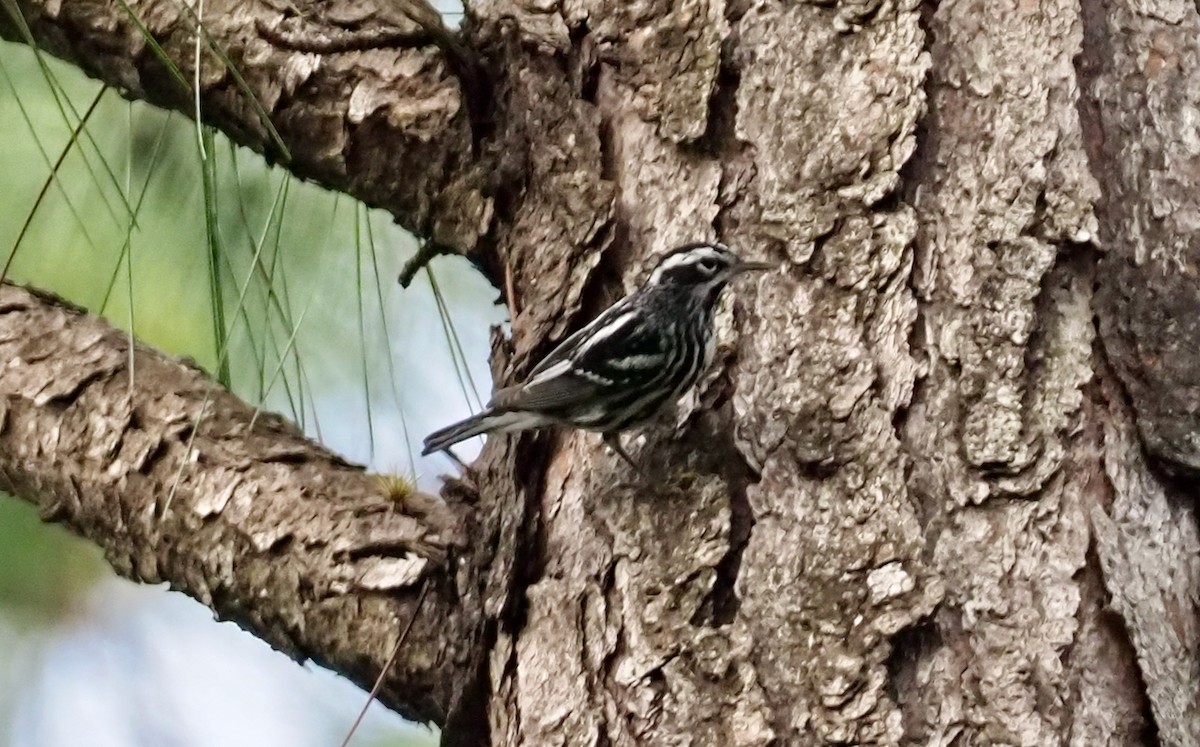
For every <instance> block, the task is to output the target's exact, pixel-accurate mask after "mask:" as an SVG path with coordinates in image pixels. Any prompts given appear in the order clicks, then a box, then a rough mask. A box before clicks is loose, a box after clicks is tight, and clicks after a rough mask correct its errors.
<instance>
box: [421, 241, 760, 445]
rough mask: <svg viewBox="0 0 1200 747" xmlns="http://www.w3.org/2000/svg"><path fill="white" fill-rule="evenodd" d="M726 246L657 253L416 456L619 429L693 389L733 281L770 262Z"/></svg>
mask: <svg viewBox="0 0 1200 747" xmlns="http://www.w3.org/2000/svg"><path fill="white" fill-rule="evenodd" d="M768 267H770V265H767V264H764V263H761V262H743V261H742V260H740V259H738V257H737V255H735V254H734V253H733V252H732V251H730V250H729V248H728V247H726V246H725V245H723V244H715V243H712V244H710V243H695V244H686V245H684V246H681V247H678V248H677V249H674V250H672V251H671V252H669V253H667V254H666V255H664V256H663V258H662V259H661V260H659V262H658V265H657V266H655V268H654V271H653V272H652V273H651V274H650V277H649V279H647V280H646V282H645V284H644V285H642V287H641V288H639V289H638V290H636V291H635V292H633V293H632V294H630V295H628V296H626V297H625V298H623V299H621V300H620V301H618V302H617V303H615V304H613V305H612V306H610V307H609V308H608V309H606V310H605V311H604V312H603V313H602V314H600V316H598V317H596V318H595V319H594V320H593V321H592V322H591V323H590V324H588V325H587V326H585V327H584V328H583V329H581V330H579V331H578V332H576V333H575V334H573V335H571V336H570V337H568V338H567V339H566V340H564V341H563V342H562V344H560V345H559V346H558V347H557V348H555V349H554V350H553V351H551V353H550V354H549V355H547V356H546V357H545V358H543V359H542V361H541V362H539V363H538V364H537V365H536V366H534V368H533V370H532V371H530V373H529V376H528V378H527V379H526V380H525V381H524V382H523V383H521V384H517V385H515V386H510V387H505V388H504V389H501V390H500V391H498V392H496V394H495V395H494V396H493V397H492V400H491V402H489V403H488V406H487V407H486V408H485V409H484V411H483V412H481V413H479V414H478V415H473V416H471V417H469V418H467V419H466V420H463V421H461V422H459V423H455V424H454V425H451V426H449V427H446V428H443V429H441V430H439V431H436V432H434V433H431V434H430V435H429V436H428V437H427V438H426V439H425V448H424V449H423V451H422V452H421V453H422V454H429V453H431V452H434V451H439V450H441V449H445V448H447V447H449V446H452V445H454V444H456V443H458V442H459V441H463V440H465V439H468V438H471V437H472V436H478V435H480V434H484V433H499V432H506V431H516V430H526V429H529V428H540V427H543V426H547V425H556V424H558V425H568V426H571V427H574V428H581V429H584V430H589V431H596V432H599V433H603V434H604V436H605V442H606V443H608V444H609V445H610V446H612V447H613V448H614V449H615V450H616V451H617V453H618V454H620V455H621V456H622V457H624V458H625V459H626V460H629V457H628V456H627V455H626V454H625V453H624V451H622V450H621V448H620V443H619V442H618V441H617V440H616V434H617V433H619V432H620V431H623V430H626V429H627V428H630V427H632V426H635V425H638V424H639V423H643V422H645V421H647V420H649V419H651V418H652V417H653V416H654V415H655V414H656V413H657V412H658V411H659V410H660V409H661V408H662V407H663V406H664V405H665V404H667V403H668V402H674V401H675V400H677V399H678V398H679V397H680V396H681V395H683V393H684V392H686V391H687V390H688V389H690V388H691V387H692V386H693V385H694V384H695V383H696V381H697V380H698V379H699V378H700V376H701V374H703V373H704V371H705V369H707V368H708V366H709V364H710V363H712V357H713V349H714V344H713V330H712V316H713V310H714V309H715V308H716V305H717V299H718V298H719V297H720V295H721V290H722V289H723V288H724V287H725V284H726V283H727V282H728V281H729V280H730V278H732V277H734V276H735V275H738V274H739V273H742V272H745V271H747V270H761V269H767V268H768Z"/></svg>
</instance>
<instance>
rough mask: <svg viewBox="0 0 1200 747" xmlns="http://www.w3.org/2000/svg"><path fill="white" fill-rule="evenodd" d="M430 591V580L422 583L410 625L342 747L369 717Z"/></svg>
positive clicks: (405, 628) (377, 680)
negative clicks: (372, 704) (369, 711)
mask: <svg viewBox="0 0 1200 747" xmlns="http://www.w3.org/2000/svg"><path fill="white" fill-rule="evenodd" d="M427 591H429V580H428V579H426V580H424V581H422V582H421V592H420V593H419V594H418V595H417V606H416V607H414V608H413V613H412V617H410V618H408V624H407V625H405V626H404V631H403V632H401V633H400V637H399V638H398V639H396V645H395V647H393V648H392V653H391V656H389V657H388V660H387V663H386V664H384V665H383V669H381V670H379V676H378V677H376V678H375V684H374V685H373V686H372V687H371V693H370V695H368V696H367V702H366V703H365V704H363V707H362V710H361V711H359V712H358V718H356V719H354V723H353V724H352V725H351V726H350V731H349V732H348V733H347V734H346V738H345V739H343V740H342V744H341V747H347V745H349V744H350V739H351V738H352V737H353V736H354V732H356V731H358V727H359V724H361V723H362V720H363V718H365V717H366V715H367V709H368V708H370V707H371V703H372V702H374V701H375V698H376V697H377V696H378V695H379V691H380V690H381V689H383V679H384V678H385V677H387V673H388V670H389V669H391V668H392V665H393V664H395V663H396V657H397V656H399V655H400V647H401V646H403V645H404V639H405V638H408V632H409V631H410V630H412V627H413V623H415V622H416V621H417V615H419V614H421V605H423V604H424V603H425V593H426V592H427Z"/></svg>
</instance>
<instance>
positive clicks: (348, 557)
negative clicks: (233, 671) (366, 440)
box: [0, 285, 473, 721]
mask: <svg viewBox="0 0 1200 747" xmlns="http://www.w3.org/2000/svg"><path fill="white" fill-rule="evenodd" d="M130 342H131V341H130V339H129V336H128V335H126V334H124V333H122V332H121V331H119V330H115V329H112V328H111V327H109V326H108V325H107V324H105V323H104V322H103V321H101V320H98V319H96V318H94V317H90V316H87V315H86V314H85V313H83V311H82V310H80V309H75V308H73V307H69V306H67V305H65V304H63V303H62V302H60V301H59V300H58V299H55V298H52V297H49V296H44V295H40V294H36V293H32V292H30V291H27V290H25V289H23V288H18V287H15V286H11V285H3V286H0V490H4V491H7V492H10V493H13V494H14V495H19V496H23V497H25V498H28V499H29V500H31V501H33V502H35V503H36V504H37V505H38V507H39V509H40V511H41V515H42V517H43V518H44V519H45V520H47V521H56V522H61V523H63V524H64V525H66V526H67V527H68V528H70V529H71V530H72V531H75V532H77V533H78V534H80V535H82V536H84V537H86V538H88V539H90V540H92V541H93V542H95V543H96V544H98V545H99V546H100V547H101V548H103V550H104V555H105V558H106V559H107V560H108V562H109V563H111V564H112V566H113V568H114V569H115V570H116V571H117V572H118V573H120V574H121V575H122V576H125V577H126V578H129V579H132V580H135V581H141V582H143V583H162V582H164V581H165V582H168V583H169V584H170V585H171V586H172V587H173V588H176V589H179V590H181V591H184V592H186V593H188V594H189V595H191V596H193V597H195V598H196V599H198V600H199V601H201V602H203V603H204V604H206V605H208V606H209V607H211V608H212V609H213V611H214V612H216V614H217V615H218V617H221V618H224V619H230V620H234V621H235V622H237V623H238V624H239V625H241V626H242V627H244V628H246V629H247V630H249V631H250V632H251V633H254V634H255V635H257V636H259V637H260V638H262V639H263V640H265V641H267V642H268V643H270V644H271V645H272V646H274V647H275V648H277V649H279V650H280V651H283V652H285V653H287V654H288V655H289V656H291V657H293V658H295V659H297V660H304V659H310V658H311V659H314V660H316V661H318V662H319V663H321V664H324V665H326V666H329V667H332V668H334V669H336V670H338V671H340V672H343V673H344V674H346V675H347V676H348V677H350V678H352V679H354V680H355V681H357V682H359V683H360V684H362V685H364V686H367V687H369V686H370V684H371V683H372V682H373V681H374V679H375V676H376V675H377V674H378V672H379V670H380V668H381V667H382V666H383V663H384V661H386V660H387V658H388V656H389V654H390V653H391V650H392V648H393V644H394V643H395V641H396V637H397V636H398V635H399V634H400V631H401V629H402V628H404V627H405V625H406V624H407V623H408V620H409V619H410V618H412V616H413V614H414V613H415V612H417V609H416V607H417V599H418V597H419V596H420V593H421V587H422V586H423V585H424V586H426V587H427V592H426V594H425V600H424V603H423V604H422V606H421V607H422V608H421V610H420V614H419V616H418V618H417V620H416V622H415V623H414V625H413V630H412V632H411V633H410V634H409V638H408V639H407V640H406V642H405V646H404V649H403V656H402V657H401V658H400V660H399V662H398V663H397V665H396V668H395V669H394V670H393V671H392V673H391V675H390V676H389V678H388V680H387V682H386V683H385V688H384V691H383V694H382V695H381V698H382V699H383V700H384V701H385V702H387V703H388V704H390V705H391V706H392V707H394V708H396V709H397V710H399V711H401V712H402V713H404V714H406V715H407V716H408V717H409V718H414V719H421V720H436V721H443V720H444V719H445V718H446V712H447V708H448V707H449V706H450V705H452V704H453V702H454V694H455V691H456V689H457V688H461V687H462V683H463V682H466V681H468V680H469V679H470V677H471V676H472V674H473V670H472V668H471V667H470V661H471V656H472V653H473V652H472V646H471V642H470V640H469V637H470V634H471V627H470V622H471V620H472V608H471V605H470V604H469V598H468V599H465V600H464V598H463V597H462V596H461V595H460V594H458V593H457V591H456V590H455V588H454V586H455V581H454V578H453V575H452V573H451V572H450V569H451V568H453V563H452V562H451V559H452V558H454V557H455V556H456V555H457V554H458V551H459V550H461V548H462V547H463V546H464V536H463V532H464V531H465V529H466V527H465V526H464V525H463V524H462V514H461V512H460V511H458V510H456V509H455V508H454V507H452V506H449V505H447V504H445V503H443V502H441V501H437V500H436V499H434V498H433V497H432V496H427V495H422V494H420V493H415V492H414V493H412V494H410V495H407V496H403V497H399V498H397V497H392V496H387V495H385V494H384V493H385V490H384V487H383V486H382V484H381V483H380V482H379V481H378V479H376V478H374V477H372V476H370V475H367V474H365V473H364V472H363V470H362V469H361V468H359V467H355V466H353V465H350V464H347V463H346V462H344V461H343V460H341V459H339V458H338V457H337V456H336V455H334V454H331V453H329V452H328V451H326V450H325V449H323V448H321V447H320V446H319V445H317V444H314V443H312V442H310V441H308V440H307V439H305V438H304V437H303V436H302V435H301V434H300V432H299V431H298V430H297V429H296V428H295V426H293V425H291V424H289V423H286V422H284V421H283V420H282V419H281V418H279V417H278V416H275V415H271V414H268V413H261V414H260V413H258V412H256V411H255V409H254V408H252V407H250V406H248V405H246V404H244V403H242V402H240V401H238V400H237V399H236V398H235V397H233V396H232V395H231V394H229V393H228V392H227V391H225V390H223V389H221V387H220V386H219V385H218V384H216V383H215V382H213V381H212V380H211V379H210V378H208V377H207V376H206V375H204V374H203V372H201V371H198V370H196V369H194V368H191V367H189V366H188V365H186V364H184V363H182V362H179V361H176V360H172V359H170V358H168V357H166V356H164V355H163V354H161V353H158V352H156V351H153V350H150V349H148V348H146V347H144V346H141V345H135V346H134V347H133V350H132V352H131V351H130Z"/></svg>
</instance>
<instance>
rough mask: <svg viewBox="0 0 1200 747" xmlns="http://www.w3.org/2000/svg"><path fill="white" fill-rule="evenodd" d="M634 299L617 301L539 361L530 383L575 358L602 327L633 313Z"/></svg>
mask: <svg viewBox="0 0 1200 747" xmlns="http://www.w3.org/2000/svg"><path fill="white" fill-rule="evenodd" d="M632 298H633V297H632V296H626V297H625V298H622V299H621V300H620V301H617V302H616V303H615V304H613V305H612V306H610V307H608V308H607V309H605V310H604V311H603V312H601V313H600V316H598V317H596V318H595V319H593V320H592V321H590V322H588V323H587V324H585V325H584V326H583V327H582V328H581V329H579V330H578V331H576V332H575V333H574V334H572V335H571V336H569V337H568V338H567V339H565V340H563V341H562V342H560V343H559V344H558V347H556V348H554V349H553V350H551V351H550V352H549V353H548V354H547V355H546V357H545V358H542V359H541V360H540V361H538V364H537V365H536V366H534V367H533V370H532V371H530V372H529V381H531V382H532V381H533V380H535V379H537V378H538V376H539V375H541V374H542V373H544V372H545V371H546V370H547V369H549V368H551V367H552V366H554V365H555V364H558V363H561V362H562V361H564V360H569V359H570V358H572V357H574V353H575V351H576V349H577V348H579V347H580V344H581V343H582V342H583V341H584V340H586V339H587V338H588V337H589V336H591V335H592V333H593V332H595V331H596V330H598V329H599V328H601V327H604V326H607V325H609V324H611V323H612V322H614V321H616V320H617V319H620V318H621V317H623V316H626V315H627V314H628V313H629V312H630V311H631V308H630V307H631V303H630V300H631V299H632Z"/></svg>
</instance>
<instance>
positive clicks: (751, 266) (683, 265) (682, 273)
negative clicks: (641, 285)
mask: <svg viewBox="0 0 1200 747" xmlns="http://www.w3.org/2000/svg"><path fill="white" fill-rule="evenodd" d="M772 267H774V265H772V264H770V263H768V262H748V261H745V260H742V259H739V258H738V256H737V255H736V254H734V253H733V251H732V250H730V248H729V247H727V246H725V245H724V244H719V243H711V244H710V243H695V244H684V245H683V246H680V247H677V248H675V249H672V250H671V251H669V252H667V253H666V254H664V255H663V257H662V259H660V260H659V261H658V264H657V265H656V266H655V268H654V271H653V272H652V273H650V279H649V280H647V281H646V287H648V288H656V287H672V288H679V289H687V290H691V291H692V292H694V293H696V294H697V295H699V296H701V297H703V298H708V299H711V300H714V301H715V300H716V296H717V294H719V293H720V292H721V289H722V288H724V287H725V284H726V283H728V282H729V280H730V279H731V278H733V277H734V276H736V275H740V274H741V273H743V272H749V271H751V270H769V269H771V268H772Z"/></svg>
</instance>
